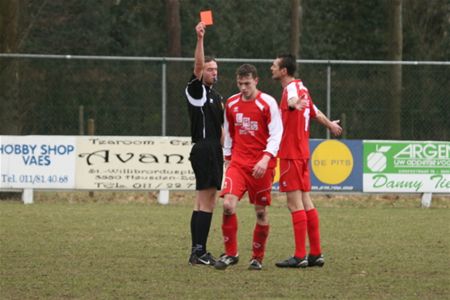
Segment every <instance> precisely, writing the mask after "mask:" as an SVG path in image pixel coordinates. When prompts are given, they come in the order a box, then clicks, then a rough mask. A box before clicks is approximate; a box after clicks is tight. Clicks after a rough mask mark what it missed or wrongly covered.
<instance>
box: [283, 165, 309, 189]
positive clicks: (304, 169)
mask: <svg viewBox="0 0 450 300" xmlns="http://www.w3.org/2000/svg"><path fill="white" fill-rule="evenodd" d="M308 162H309V159H280V192H292V191H297V190H300V191H303V192H309V191H311V178H310V176H309V168H308Z"/></svg>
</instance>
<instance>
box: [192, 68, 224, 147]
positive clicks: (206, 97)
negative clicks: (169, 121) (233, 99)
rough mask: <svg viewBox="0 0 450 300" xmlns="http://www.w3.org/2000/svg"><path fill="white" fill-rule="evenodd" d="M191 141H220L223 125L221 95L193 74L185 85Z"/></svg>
mask: <svg viewBox="0 0 450 300" xmlns="http://www.w3.org/2000/svg"><path fill="white" fill-rule="evenodd" d="M186 98H187V103H188V110H189V117H190V121H191V137H192V142H193V143H196V142H199V141H201V140H217V141H220V137H221V135H222V125H223V117H224V115H223V113H224V112H223V103H222V99H223V98H222V96H221V95H220V94H219V93H218V92H217V91H216V90H214V89H212V88H210V87H208V86H206V85H204V84H203V83H202V81H200V80H198V79H197V77H196V76H195V75H194V74H193V75H192V77H191V80H190V81H189V82H188V85H187V87H186Z"/></svg>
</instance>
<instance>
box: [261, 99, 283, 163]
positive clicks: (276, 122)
mask: <svg viewBox="0 0 450 300" xmlns="http://www.w3.org/2000/svg"><path fill="white" fill-rule="evenodd" d="M267 96H269V95H267ZM264 100H265V101H266V103H267V104H268V105H269V110H270V123H269V126H268V127H269V138H268V139H267V146H266V149H265V150H264V151H265V152H269V153H270V154H272V155H273V156H277V153H278V149H279V148H280V142H281V137H282V135H283V122H282V121H281V115H280V110H279V109H278V105H277V101H276V100H275V99H274V98H273V97H271V96H269V97H264Z"/></svg>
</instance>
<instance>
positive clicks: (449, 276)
mask: <svg viewBox="0 0 450 300" xmlns="http://www.w3.org/2000/svg"><path fill="white" fill-rule="evenodd" d="M85 194H86V193H85ZM85 194H83V195H85ZM81 195H82V194H81V193H78V194H64V193H48V194H45V193H42V194H39V195H36V199H35V201H36V203H35V204H33V205H23V204H21V203H20V202H19V201H8V200H2V201H0V243H1V244H0V298H1V299H249V298H255V299H283V298H288V299H329V298H331V299H449V298H450V296H449V295H450V225H449V221H450V209H449V207H450V199H448V197H447V198H446V197H442V198H440V199H437V200H435V199H433V204H432V208H429V209H422V208H419V207H420V200H419V199H418V198H416V199H411V198H408V197H386V198H381V199H379V198H378V199H363V200H362V199H360V198H357V197H356V198H351V197H348V198H347V197H346V196H341V197H330V198H329V197H318V196H315V198H316V199H317V201H316V204H317V207H318V209H319V213H320V217H321V229H322V241H323V245H322V248H323V252H324V255H325V259H326V264H325V266H324V267H323V268H308V269H288V270H286V269H278V268H276V267H275V266H274V263H275V262H276V261H277V260H279V259H284V258H286V257H288V256H289V255H291V254H292V252H293V238H292V230H291V225H290V216H289V213H288V212H287V209H286V207H285V204H284V201H283V200H282V199H283V198H282V197H275V199H274V203H273V205H272V207H271V208H270V209H269V216H270V221H271V232H270V237H269V241H268V245H267V252H266V259H265V261H264V269H263V270H262V271H260V272H257V271H249V270H247V260H248V259H249V258H250V255H251V235H252V230H253V226H254V220H255V217H254V212H253V207H251V206H250V205H249V204H248V203H247V202H246V201H243V202H242V203H241V204H240V205H239V207H238V218H239V248H240V257H241V261H240V262H239V264H238V265H236V266H233V267H230V268H229V269H227V270H225V271H218V270H214V269H213V268H211V267H205V266H194V267H191V266H188V264H187V259H188V254H189V248H190V236H189V231H188V224H189V218H190V214H191V199H190V196H186V197H184V196H183V195H184V194H182V193H181V194H177V195H173V198H171V203H170V204H169V205H167V206H161V205H159V204H157V203H156V201H155V199H154V195H153V196H152V197H153V198H151V197H148V194H141V195H135V194H127V193H122V194H114V196H112V197H111V196H107V197H105V195H104V194H102V193H96V194H95V195H94V198H88V197H85V196H81ZM188 198H189V199H188ZM220 222H221V208H220V203H219V204H218V210H216V213H215V215H214V218H213V225H212V229H211V234H210V242H209V250H210V251H211V252H212V253H213V254H215V255H218V254H220V253H221V252H222V249H223V246H222V242H221V231H220Z"/></svg>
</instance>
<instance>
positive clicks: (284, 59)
mask: <svg viewBox="0 0 450 300" xmlns="http://www.w3.org/2000/svg"><path fill="white" fill-rule="evenodd" d="M277 58H279V59H280V60H279V67H280V69H283V68H286V70H287V74H288V75H289V76H294V75H295V71H297V61H296V59H295V56H294V55H292V54H280V55H278V56H277Z"/></svg>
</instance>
